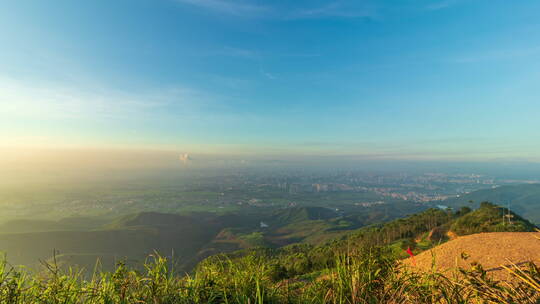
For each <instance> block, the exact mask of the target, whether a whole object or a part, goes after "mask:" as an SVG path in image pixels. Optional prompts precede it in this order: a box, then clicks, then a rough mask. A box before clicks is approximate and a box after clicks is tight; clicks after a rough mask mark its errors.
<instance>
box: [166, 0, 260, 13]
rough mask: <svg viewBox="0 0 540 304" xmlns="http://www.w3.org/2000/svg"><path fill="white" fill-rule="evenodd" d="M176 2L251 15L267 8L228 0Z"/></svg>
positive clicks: (183, 0)
mask: <svg viewBox="0 0 540 304" xmlns="http://www.w3.org/2000/svg"><path fill="white" fill-rule="evenodd" d="M176 2H178V3H181V4H187V5H192V6H197V7H200V8H204V9H209V10H213V11H216V12H221V13H226V14H231V15H253V14H260V13H262V12H265V11H267V10H268V8H267V7H265V6H261V5H255V4H249V3H246V2H240V1H229V0H176Z"/></svg>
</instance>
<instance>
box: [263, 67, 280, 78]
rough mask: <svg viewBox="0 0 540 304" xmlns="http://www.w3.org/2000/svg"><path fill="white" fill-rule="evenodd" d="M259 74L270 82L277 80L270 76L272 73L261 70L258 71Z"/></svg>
mask: <svg viewBox="0 0 540 304" xmlns="http://www.w3.org/2000/svg"><path fill="white" fill-rule="evenodd" d="M260 73H261V75H263V76H264V77H266V78H268V79H270V80H274V79H277V77H276V76H275V75H274V74H272V73H268V72H267V71H265V70H263V69H260Z"/></svg>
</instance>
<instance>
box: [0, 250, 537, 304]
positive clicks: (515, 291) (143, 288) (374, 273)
mask: <svg viewBox="0 0 540 304" xmlns="http://www.w3.org/2000/svg"><path fill="white" fill-rule="evenodd" d="M274 266H275V265H272V264H269V263H268V262H266V261H265V260H264V259H263V258H261V257H258V256H254V255H251V256H246V257H242V258H241V259H238V260H234V261H233V260H231V259H228V258H226V257H216V258H214V259H212V260H211V261H207V262H205V263H202V264H201V265H199V267H198V268H197V270H196V271H195V272H194V274H193V275H190V276H189V275H186V276H180V275H178V274H175V273H174V271H173V270H172V269H171V268H170V266H169V263H168V262H167V260H166V259H165V258H163V257H160V256H159V255H152V256H150V257H149V259H148V260H147V261H146V263H145V268H144V271H136V270H132V269H130V268H129V267H127V266H126V265H124V264H122V263H120V264H118V266H117V267H116V270H115V271H114V272H104V273H95V274H94V275H93V276H92V277H91V278H90V279H84V278H83V276H81V273H80V272H76V271H73V270H69V269H68V270H66V271H62V270H60V269H59V268H58V267H56V266H55V265H54V264H47V271H46V272H45V273H42V274H38V275H30V274H29V273H27V272H25V271H23V270H16V269H15V268H13V267H11V266H10V265H9V264H8V263H6V262H5V261H3V262H2V263H0V303H51V304H53V303H54V304H56V303H58V304H60V303H63V304H79V303H95V304H108V303H122V304H124V303H125V304H127V303H153V304H158V303H159V304H166V303H167V304H169V303H170V304H174V303H180V304H183V303H254V304H255V303H258V304H262V303H291V304H293V303H320V304H323V303H324V304H326V303H332V304H338V303H339V304H353V303H360V304H363V303H365V304H371V303H426V304H427V303H448V304H450V303H531V304H532V303H538V302H537V301H538V292H539V291H540V272H539V270H538V268H537V267H536V266H535V265H532V264H531V265H528V268H525V269H524V268H523V267H521V268H520V267H518V266H516V265H514V266H510V267H507V271H509V272H510V273H511V274H512V275H513V277H514V278H515V283H512V284H511V283H508V282H498V281H494V280H491V279H490V278H489V277H488V275H487V273H486V271H485V270H483V269H482V267H481V266H479V265H473V267H472V268H471V269H460V271H459V272H457V273H456V274H455V275H454V276H448V275H443V274H441V273H438V272H436V271H431V272H428V273H419V272H412V271H409V270H407V269H405V268H403V266H401V264H400V262H399V260H396V259H395V258H393V255H392V254H391V252H390V251H389V249H388V248H384V247H372V248H366V249H363V250H358V251H355V252H349V253H348V254H342V255H339V256H337V258H336V261H335V266H334V267H332V268H328V269H326V270H324V271H318V272H315V273H313V274H311V275H302V276H298V277H294V278H287V279H280V276H279V275H276V271H278V272H279V269H276V268H275V267H274Z"/></svg>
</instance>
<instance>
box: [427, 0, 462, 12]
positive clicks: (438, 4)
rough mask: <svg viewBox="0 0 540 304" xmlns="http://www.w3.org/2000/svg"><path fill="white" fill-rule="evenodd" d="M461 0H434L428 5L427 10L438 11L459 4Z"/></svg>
mask: <svg viewBox="0 0 540 304" xmlns="http://www.w3.org/2000/svg"><path fill="white" fill-rule="evenodd" d="M458 2H459V0H443V1H434V2H433V3H431V4H429V5H427V6H426V10H429V11H438V10H442V9H446V8H449V7H451V6H454V5H455V4H457V3H458Z"/></svg>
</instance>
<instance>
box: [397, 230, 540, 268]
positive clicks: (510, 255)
mask: <svg viewBox="0 0 540 304" xmlns="http://www.w3.org/2000/svg"><path fill="white" fill-rule="evenodd" d="M539 238H540V233H538V232H490V233H478V234H472V235H467V236H461V237H458V238H457V239H454V240H452V241H449V242H447V243H444V244H442V245H440V246H437V247H435V248H433V249H431V250H427V251H424V252H422V253H420V254H418V255H417V256H416V257H415V260H416V266H413V261H412V259H410V258H409V259H406V260H405V261H404V263H405V264H406V265H408V266H412V267H413V269H421V270H429V269H430V268H431V266H432V262H433V259H435V267H436V268H437V269H438V270H442V271H446V270H451V269H455V268H456V266H457V267H463V268H469V267H470V263H471V262H478V263H480V264H481V265H482V266H483V267H484V269H485V270H487V271H488V273H489V274H490V275H492V276H493V278H496V279H504V278H507V273H506V271H505V270H504V269H502V268H501V265H508V264H510V263H514V264H518V265H521V264H524V263H526V262H534V263H535V264H536V265H540V239H539ZM462 253H465V254H466V255H467V256H468V258H467V259H466V260H464V259H462V258H461V256H462Z"/></svg>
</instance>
